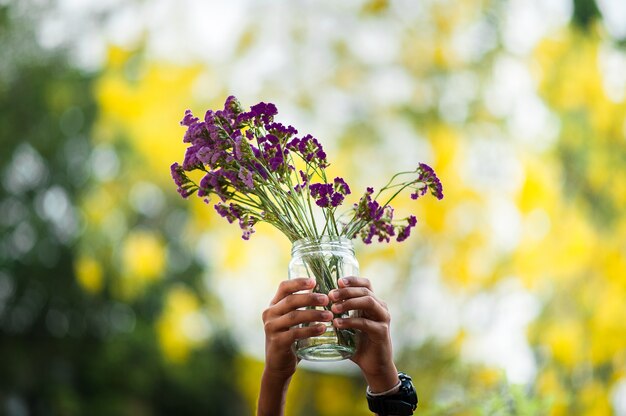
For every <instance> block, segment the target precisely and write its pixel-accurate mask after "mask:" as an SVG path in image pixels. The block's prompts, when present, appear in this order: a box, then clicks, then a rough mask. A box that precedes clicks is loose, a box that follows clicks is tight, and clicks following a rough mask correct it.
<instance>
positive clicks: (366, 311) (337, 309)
mask: <svg viewBox="0 0 626 416" xmlns="http://www.w3.org/2000/svg"><path fill="white" fill-rule="evenodd" d="M328 297H329V298H330V300H331V302H333V305H332V307H331V310H332V311H333V312H334V313H345V312H348V311H351V310H358V311H360V313H359V314H358V315H357V317H351V318H336V319H334V321H333V324H334V325H335V326H336V327H337V328H340V329H347V328H353V329H359V330H361V340H360V344H359V347H358V349H357V351H356V353H355V354H354V355H353V356H352V358H351V360H352V361H354V362H355V363H356V364H357V365H358V366H359V368H361V371H362V372H363V375H364V377H365V379H366V380H367V384H368V385H369V387H370V391H372V392H374V393H376V392H383V391H387V390H389V389H391V388H393V387H394V386H395V385H396V384H397V383H398V370H397V369H396V366H395V364H394V363H393V349H392V345H391V336H390V333H389V325H390V322H391V315H390V314H389V311H388V309H387V305H386V304H385V302H383V301H382V300H380V299H378V298H377V297H376V296H375V295H374V293H373V290H372V285H371V283H370V281H369V280H368V279H365V278H359V277H345V278H342V279H339V289H334V290H332V291H330V293H329V294H328Z"/></svg>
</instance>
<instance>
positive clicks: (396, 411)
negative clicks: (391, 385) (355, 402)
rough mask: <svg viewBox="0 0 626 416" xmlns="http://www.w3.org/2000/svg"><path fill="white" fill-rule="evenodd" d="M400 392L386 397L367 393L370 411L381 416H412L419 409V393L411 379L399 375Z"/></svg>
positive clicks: (401, 374)
mask: <svg viewBox="0 0 626 416" xmlns="http://www.w3.org/2000/svg"><path fill="white" fill-rule="evenodd" d="M398 378H399V379H400V390H399V391H398V392H397V393H393V394H388V395H384V396H372V395H370V394H369V393H367V394H366V395H367V404H368V406H369V409H370V410H371V411H372V412H374V413H376V414H378V415H379V416H392V415H393V416H405V415H412V414H413V412H414V411H415V409H416V408H417V401H418V400H417V393H416V392H415V387H413V383H412V382H411V377H409V376H407V375H406V374H404V373H398Z"/></svg>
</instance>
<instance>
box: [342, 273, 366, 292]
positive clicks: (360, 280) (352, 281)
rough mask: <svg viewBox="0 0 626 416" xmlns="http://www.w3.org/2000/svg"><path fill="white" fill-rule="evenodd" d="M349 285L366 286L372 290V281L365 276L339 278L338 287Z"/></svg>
mask: <svg viewBox="0 0 626 416" xmlns="http://www.w3.org/2000/svg"><path fill="white" fill-rule="evenodd" d="M349 286H357V287H358V286H361V287H366V288H368V289H369V290H371V291H374V289H372V282H370V280H369V279H366V278H365V277H356V276H346V277H342V278H341V279H339V287H349Z"/></svg>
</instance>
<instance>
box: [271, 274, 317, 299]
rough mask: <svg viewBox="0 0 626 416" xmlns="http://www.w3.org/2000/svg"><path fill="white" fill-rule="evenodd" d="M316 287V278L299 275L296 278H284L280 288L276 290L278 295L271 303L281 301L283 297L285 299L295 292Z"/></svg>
mask: <svg viewBox="0 0 626 416" xmlns="http://www.w3.org/2000/svg"><path fill="white" fill-rule="evenodd" d="M314 287H315V279H312V278H306V277H298V278H295V279H290V280H283V281H282V282H280V284H279V285H278V290H277V291H276V295H275V296H274V298H273V299H272V301H271V302H270V305H275V304H276V303H278V302H280V301H281V299H284V298H285V297H287V296H289V295H291V294H292V293H294V292H298V291H300V290H307V289H313V288H314Z"/></svg>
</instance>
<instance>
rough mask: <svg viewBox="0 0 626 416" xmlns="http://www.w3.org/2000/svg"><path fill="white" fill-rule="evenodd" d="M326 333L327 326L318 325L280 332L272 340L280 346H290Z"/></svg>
mask: <svg viewBox="0 0 626 416" xmlns="http://www.w3.org/2000/svg"><path fill="white" fill-rule="evenodd" d="M325 331H326V325H324V324H316V325H310V326H303V327H295V328H291V329H290V330H289V331H284V332H279V333H278V334H275V335H274V336H273V337H272V340H273V341H274V342H276V343H278V344H280V345H284V346H290V345H291V344H293V343H294V342H295V341H297V340H299V339H305V338H310V337H314V336H317V335H321V334H323V333H324V332H325Z"/></svg>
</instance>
